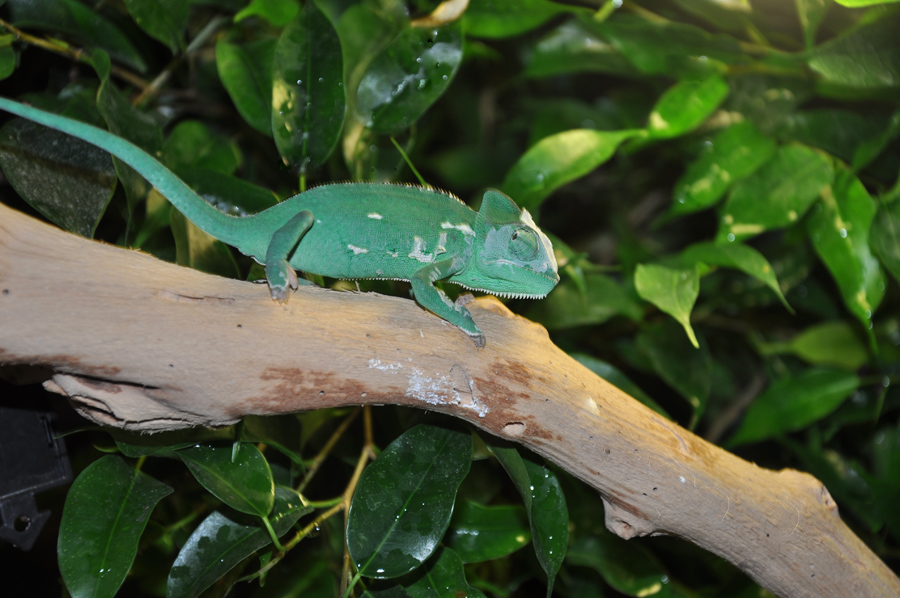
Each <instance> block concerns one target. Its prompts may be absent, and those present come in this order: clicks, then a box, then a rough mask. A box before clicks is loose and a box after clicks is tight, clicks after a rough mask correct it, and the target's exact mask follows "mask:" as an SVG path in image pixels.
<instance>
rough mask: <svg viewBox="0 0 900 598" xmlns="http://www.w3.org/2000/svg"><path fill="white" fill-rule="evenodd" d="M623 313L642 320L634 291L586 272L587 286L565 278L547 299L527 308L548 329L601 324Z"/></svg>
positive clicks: (601, 275) (604, 277) (634, 319)
mask: <svg viewBox="0 0 900 598" xmlns="http://www.w3.org/2000/svg"><path fill="white" fill-rule="evenodd" d="M620 315H621V316H625V317H627V318H629V319H631V320H633V321H635V322H637V321H640V319H641V317H642V316H643V310H642V309H641V304H640V302H639V301H638V299H637V297H636V296H635V294H634V292H633V291H631V290H630V289H627V288H625V287H624V286H623V285H622V284H621V283H619V282H618V281H616V280H614V279H613V278H611V277H609V276H606V275H604V274H595V273H593V272H589V273H587V274H585V276H584V288H579V286H578V284H577V283H576V282H575V280H573V279H572V278H564V279H563V280H562V282H560V284H558V285H557V286H556V288H555V289H553V292H552V293H551V294H550V295H549V296H548V297H547V298H546V299H544V300H543V301H541V302H539V303H537V304H535V305H534V306H533V307H532V308H531V309H530V310H528V317H529V318H530V319H532V320H535V321H537V322H540V323H541V324H543V325H544V326H545V327H546V328H547V329H548V330H562V329H565V328H574V327H576V326H589V325H591V324H602V323H603V322H605V321H607V320H609V319H610V318H613V317H615V316H620Z"/></svg>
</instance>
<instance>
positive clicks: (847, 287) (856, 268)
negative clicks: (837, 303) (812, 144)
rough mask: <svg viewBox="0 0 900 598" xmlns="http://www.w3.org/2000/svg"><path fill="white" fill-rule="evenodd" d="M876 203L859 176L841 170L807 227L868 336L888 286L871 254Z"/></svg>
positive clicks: (842, 294) (848, 305)
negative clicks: (870, 231)
mask: <svg viewBox="0 0 900 598" xmlns="http://www.w3.org/2000/svg"><path fill="white" fill-rule="evenodd" d="M875 211H876V206H875V202H874V201H873V200H872V198H871V197H870V196H869V193H868V191H866V188H865V187H863V185H862V183H861V182H860V181H859V179H858V178H856V176H855V175H853V174H852V173H850V172H849V171H846V170H841V171H839V172H838V174H837V176H836V177H835V180H834V184H833V185H832V186H831V187H830V188H829V189H827V190H826V192H825V193H823V194H822V198H821V199H820V200H819V202H818V203H817V204H816V207H815V209H814V210H813V211H812V213H811V214H810V217H809V220H808V221H807V231H808V233H809V236H810V240H811V241H812V245H813V248H814V249H815V250H816V253H817V254H818V255H819V258H820V259H821V260H822V262H823V263H824V264H825V266H826V267H827V268H828V271H829V272H831V275H832V276H833V277H834V280H835V282H837V285H838V288H840V291H841V296H842V297H843V299H844V304H845V305H846V306H847V309H849V310H850V312H851V313H852V314H853V315H854V316H856V317H857V318H858V319H859V321H860V322H862V324H863V326H864V328H865V329H866V330H869V329H870V327H871V322H872V314H873V313H874V311H875V310H876V309H878V306H879V304H880V303H881V299H882V298H883V297H884V292H885V287H886V283H887V281H886V280H885V278H884V273H883V272H882V271H881V266H880V265H879V264H878V260H877V259H876V258H875V256H874V255H872V252H871V250H870V249H869V227H870V226H871V225H872V221H873V219H874V218H875Z"/></svg>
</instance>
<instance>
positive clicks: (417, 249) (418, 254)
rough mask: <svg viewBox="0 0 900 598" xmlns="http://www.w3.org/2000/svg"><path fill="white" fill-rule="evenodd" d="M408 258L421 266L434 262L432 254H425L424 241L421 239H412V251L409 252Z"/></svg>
mask: <svg viewBox="0 0 900 598" xmlns="http://www.w3.org/2000/svg"><path fill="white" fill-rule="evenodd" d="M409 257H411V258H413V259H414V260H418V261H420V262H422V263H423V264H431V263H433V262H434V254H431V253H425V239H423V238H422V237H413V250H412V251H411V252H410V254H409Z"/></svg>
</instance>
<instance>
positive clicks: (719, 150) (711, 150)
mask: <svg viewBox="0 0 900 598" xmlns="http://www.w3.org/2000/svg"><path fill="white" fill-rule="evenodd" d="M775 147H776V145H775V141H774V140H773V139H771V138H770V137H768V136H766V135H763V134H762V133H760V132H759V130H758V129H757V128H756V126H754V125H753V123H752V122H751V121H747V120H745V121H740V122H738V123H735V124H733V125H731V126H730V127H728V128H727V129H723V130H722V131H720V132H718V133H717V134H716V135H715V137H713V138H712V139H711V140H710V141H709V142H707V143H705V144H704V149H703V151H702V153H701V154H700V156H699V157H698V158H697V159H696V160H694V161H693V162H691V163H690V164H689V165H688V168H687V171H686V172H685V173H684V174H683V175H682V176H681V178H680V179H678V182H677V183H675V188H674V197H673V200H674V201H673V202H672V207H671V209H670V210H669V215H670V216H676V215H681V214H689V213H691V212H696V211H698V210H702V209H704V208H708V207H709V206H711V205H713V204H714V203H716V202H717V201H719V199H720V198H722V196H724V195H725V192H726V191H727V190H728V189H729V188H730V187H731V186H732V185H734V183H736V182H737V181H738V180H740V179H743V178H744V177H746V176H748V175H750V174H752V173H753V172H755V171H756V170H757V169H758V168H759V167H760V166H762V165H763V164H765V163H766V162H768V161H769V159H770V158H771V157H772V155H773V154H774V153H775Z"/></svg>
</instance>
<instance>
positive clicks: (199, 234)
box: [148, 189, 240, 278]
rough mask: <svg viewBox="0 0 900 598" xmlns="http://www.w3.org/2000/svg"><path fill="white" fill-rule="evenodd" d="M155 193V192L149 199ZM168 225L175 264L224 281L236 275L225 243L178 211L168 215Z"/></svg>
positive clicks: (236, 268) (235, 263)
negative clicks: (218, 277) (173, 242)
mask: <svg viewBox="0 0 900 598" xmlns="http://www.w3.org/2000/svg"><path fill="white" fill-rule="evenodd" d="M156 193H157V191H156V190H155V189H154V190H153V191H152V192H151V197H153V195H154V194H156ZM149 203H150V202H149V200H148V204H149ZM169 225H170V226H171V229H172V236H173V237H174V238H175V263H176V264H178V265H179V266H185V267H188V268H193V269H195V270H200V271H201V272H206V273H207V274H215V275H217V276H225V277H227V278H236V277H237V276H238V275H239V273H240V270H239V268H238V264H237V261H235V259H234V255H233V254H232V253H231V250H230V249H229V248H228V246H227V245H225V243H223V242H222V241H219V240H218V239H216V238H215V237H213V236H212V235H210V234H209V233H207V232H205V231H203V230H202V229H201V228H200V227H198V226H197V225H196V224H194V223H193V222H191V221H190V220H188V219H187V218H185V216H184V215H183V214H182V213H181V212H178V211H177V210H172V211H171V212H170V214H169Z"/></svg>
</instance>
